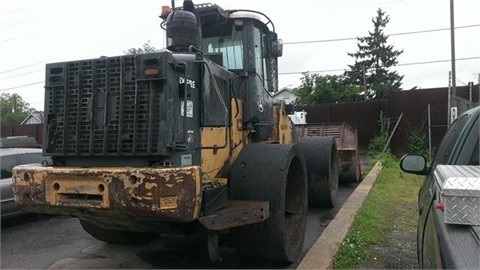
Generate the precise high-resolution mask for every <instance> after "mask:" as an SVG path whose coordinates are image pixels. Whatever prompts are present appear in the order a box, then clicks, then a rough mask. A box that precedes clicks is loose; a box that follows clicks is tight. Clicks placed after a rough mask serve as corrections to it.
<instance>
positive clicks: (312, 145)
mask: <svg viewBox="0 0 480 270" xmlns="http://www.w3.org/2000/svg"><path fill="white" fill-rule="evenodd" d="M299 145H300V147H301V149H302V151H303V154H304V155H305V162H306V166H307V172H308V173H307V174H308V203H309V205H311V206H317V207H334V206H335V204H336V201H337V193H338V181H339V177H338V176H339V175H338V174H339V167H338V166H339V164H338V154H337V146H336V144H335V139H334V138H333V137H315V136H311V137H310V136H308V137H303V138H302V139H301V140H300V143H299Z"/></svg>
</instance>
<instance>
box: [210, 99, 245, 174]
mask: <svg viewBox="0 0 480 270" xmlns="http://www.w3.org/2000/svg"><path fill="white" fill-rule="evenodd" d="M230 107H231V111H230V123H231V125H230V126H229V128H227V130H226V132H227V134H228V136H227V141H225V127H204V128H202V129H201V145H202V146H203V147H212V146H222V145H225V144H226V147H224V148H217V149H202V150H201V159H202V161H201V162H202V163H201V168H202V173H203V175H202V178H203V179H212V178H216V177H223V175H218V174H219V172H220V170H221V169H222V168H223V166H225V165H228V164H231V163H232V162H233V161H234V160H235V159H236V158H237V156H238V155H239V154H240V151H241V149H242V148H243V143H244V141H245V138H246V132H244V131H243V130H242V115H243V114H242V102H241V101H240V100H238V99H235V98H232V99H231V101H230Z"/></svg>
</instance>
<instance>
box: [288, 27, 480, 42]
mask: <svg viewBox="0 0 480 270" xmlns="http://www.w3.org/2000/svg"><path fill="white" fill-rule="evenodd" d="M479 26H480V24H471V25H464V26H457V27H455V29H463V28H472V27H479ZM446 30H450V28H437V29H429V30H419V31H411V32H401V33H393V34H389V35H387V36H404V35H413V34H423V33H431V32H439V31H446ZM357 39H358V37H348V38H334V39H320V40H307V41H291V42H284V43H283V44H284V45H296V44H309V43H326V42H337V41H347V40H357Z"/></svg>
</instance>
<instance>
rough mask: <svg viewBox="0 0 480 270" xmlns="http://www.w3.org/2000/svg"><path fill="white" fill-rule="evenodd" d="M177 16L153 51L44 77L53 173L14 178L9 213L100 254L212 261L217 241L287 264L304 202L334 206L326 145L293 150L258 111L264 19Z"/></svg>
mask: <svg viewBox="0 0 480 270" xmlns="http://www.w3.org/2000/svg"><path fill="white" fill-rule="evenodd" d="M186 2H188V1H186ZM187 7H189V6H188V5H186V6H184V8H176V9H171V10H168V11H165V12H164V13H163V14H162V16H161V17H162V18H163V19H164V23H163V26H164V27H165V28H166V34H167V41H168V42H167V43H168V47H167V49H166V50H162V51H160V52H156V53H149V54H138V55H122V56H116V57H100V58H96V59H86V60H79V61H70V62H60V63H52V64H47V66H46V78H45V121H44V123H45V124H44V145H43V152H44V154H45V155H49V156H51V157H52V160H53V163H51V164H30V165H23V166H18V167H16V168H15V169H14V175H13V180H14V193H15V199H16V201H17V203H18V204H19V205H20V206H22V207H23V208H24V209H25V210H26V211H31V212H39V213H49V214H61V215H71V216H76V217H78V218H79V219H80V222H81V224H82V226H83V228H84V229H85V230H86V231H87V232H88V233H90V234H91V235H93V236H94V237H96V238H98V239H99V240H102V241H106V242H113V243H138V242H144V241H147V240H149V239H151V236H152V235H155V234H165V233H172V234H173V233H179V234H191V233H204V234H205V235H206V236H207V243H208V251H209V255H210V258H211V259H212V260H214V261H215V260H218V259H219V255H218V241H217V239H218V236H217V233H218V232H220V231H230V232H231V233H232V234H233V236H234V238H235V239H237V240H236V241H235V243H236V245H237V247H238V250H239V251H240V252H241V253H242V254H245V255H250V256H255V257H261V258H264V259H269V260H275V261H283V262H293V261H295V260H297V258H298V256H299V254H300V253H301V250H302V246H303V238H304V231H305V222H306V212H307V205H308V201H309V200H312V198H313V199H314V201H317V203H316V204H318V205H324V206H332V205H334V204H335V200H336V192H337V187H338V163H337V154H336V146H335V140H334V139H333V138H332V137H317V138H308V139H307V140H301V141H298V140H296V139H295V138H296V136H295V134H294V129H293V127H292V126H291V125H290V122H289V119H288V115H287V111H286V108H285V106H284V104H283V103H278V104H274V103H273V102H272V97H271V96H270V94H269V93H270V92H275V91H277V89H278V72H277V58H278V57H280V56H281V54H282V49H281V41H280V40H279V39H278V38H277V34H276V33H275V29H274V27H273V23H272V22H271V21H270V19H268V17H266V16H265V15H264V14H262V13H259V12H253V11H244V10H223V9H222V8H220V7H219V6H217V5H212V4H201V5H196V6H194V7H193V10H192V9H191V7H189V8H187ZM320 163H321V164H320ZM309 197H310V199H309ZM316 197H317V198H316ZM315 198H316V199H315Z"/></svg>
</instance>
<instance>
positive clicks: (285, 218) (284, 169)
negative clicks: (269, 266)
mask: <svg viewBox="0 0 480 270" xmlns="http://www.w3.org/2000/svg"><path fill="white" fill-rule="evenodd" d="M230 176H231V178H230V179H231V180H230V194H229V196H230V198H232V199H240V200H258V201H269V209H270V211H269V213H270V217H269V218H268V219H267V220H266V221H265V222H263V223H259V224H256V225H249V226H243V227H239V228H237V229H235V230H233V231H232V236H233V238H234V239H235V243H236V245H237V249H238V251H239V252H240V253H241V254H242V255H247V256H249V257H256V258H262V259H267V260H272V261H277V262H282V263H292V262H294V261H296V260H297V258H298V256H299V255H300V253H301V251H302V247H303V241H304V236H305V223H306V215H307V208H308V205H307V177H306V167H305V162H304V158H303V154H302V152H301V150H300V148H299V147H298V146H297V145H268V144H250V145H246V146H245V147H244V149H243V150H242V152H241V154H240V155H239V157H238V158H237V160H236V161H235V163H234V164H233V166H232V169H231V175H230Z"/></svg>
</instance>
